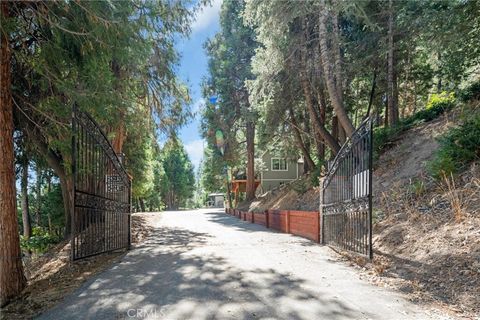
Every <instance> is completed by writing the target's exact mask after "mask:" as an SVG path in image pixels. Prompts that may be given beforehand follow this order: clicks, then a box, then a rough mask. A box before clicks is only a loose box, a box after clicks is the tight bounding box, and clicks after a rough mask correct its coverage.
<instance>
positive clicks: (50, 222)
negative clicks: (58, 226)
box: [47, 175, 53, 232]
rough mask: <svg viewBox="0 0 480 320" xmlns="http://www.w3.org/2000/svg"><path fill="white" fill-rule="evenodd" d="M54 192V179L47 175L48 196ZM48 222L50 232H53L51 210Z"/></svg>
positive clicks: (48, 212)
mask: <svg viewBox="0 0 480 320" xmlns="http://www.w3.org/2000/svg"><path fill="white" fill-rule="evenodd" d="M51 190H52V178H51V177H50V175H47V194H50V192H51ZM47 220H48V232H52V230H53V229H52V227H53V225H52V215H51V214H50V210H47Z"/></svg>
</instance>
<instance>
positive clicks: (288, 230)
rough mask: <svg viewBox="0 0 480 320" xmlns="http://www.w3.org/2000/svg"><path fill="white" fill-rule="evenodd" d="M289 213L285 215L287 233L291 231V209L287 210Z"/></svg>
mask: <svg viewBox="0 0 480 320" xmlns="http://www.w3.org/2000/svg"><path fill="white" fill-rule="evenodd" d="M286 212H287V214H286V215H285V219H286V223H285V224H286V226H285V227H286V232H287V233H290V210H286Z"/></svg>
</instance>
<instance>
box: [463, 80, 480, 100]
mask: <svg viewBox="0 0 480 320" xmlns="http://www.w3.org/2000/svg"><path fill="white" fill-rule="evenodd" d="M459 96H460V99H461V100H462V101H464V102H467V101H471V100H480V80H477V81H476V82H474V83H472V84H470V85H469V86H468V87H466V88H465V89H463V90H461V91H460V94H459Z"/></svg>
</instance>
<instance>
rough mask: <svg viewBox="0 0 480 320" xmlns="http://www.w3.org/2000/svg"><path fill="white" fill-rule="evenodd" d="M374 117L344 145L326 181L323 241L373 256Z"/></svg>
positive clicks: (323, 209)
mask: <svg viewBox="0 0 480 320" xmlns="http://www.w3.org/2000/svg"><path fill="white" fill-rule="evenodd" d="M372 119H373V117H370V118H367V119H366V120H365V121H363V122H362V124H361V125H360V127H359V128H358V129H357V130H356V131H355V132H354V134H353V135H352V137H351V138H350V139H349V140H348V141H347V142H346V143H345V144H344V145H343V146H342V148H341V149H340V151H339V152H338V154H337V156H336V157H335V159H334V160H333V163H332V165H331V166H330V168H329V170H328V173H327V175H326V177H325V178H324V180H323V186H322V192H321V199H320V210H321V216H322V229H321V232H322V243H324V244H329V245H333V246H336V247H339V248H342V249H345V250H350V251H354V252H357V253H360V254H363V255H366V256H368V257H369V258H370V259H371V258H373V250H372Z"/></svg>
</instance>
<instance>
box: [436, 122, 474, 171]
mask: <svg viewBox="0 0 480 320" xmlns="http://www.w3.org/2000/svg"><path fill="white" fill-rule="evenodd" d="M439 142H440V147H439V149H438V150H437V152H436V154H435V157H434V159H433V160H432V161H431V162H430V163H429V164H428V170H429V172H430V174H431V175H432V176H433V177H434V178H436V179H441V178H442V177H443V176H445V175H446V176H449V175H450V174H452V173H458V172H461V171H462V170H463V169H465V167H466V165H468V164H469V163H470V162H472V161H477V160H479V159H480V113H477V114H476V115H475V116H474V117H473V118H471V119H469V120H467V121H466V122H464V123H463V124H462V125H461V126H459V127H457V128H453V129H451V130H450V131H449V132H448V133H447V134H446V135H444V136H442V137H441V138H440V139H439Z"/></svg>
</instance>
